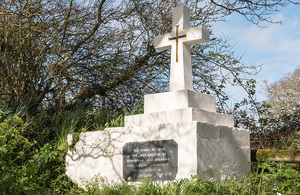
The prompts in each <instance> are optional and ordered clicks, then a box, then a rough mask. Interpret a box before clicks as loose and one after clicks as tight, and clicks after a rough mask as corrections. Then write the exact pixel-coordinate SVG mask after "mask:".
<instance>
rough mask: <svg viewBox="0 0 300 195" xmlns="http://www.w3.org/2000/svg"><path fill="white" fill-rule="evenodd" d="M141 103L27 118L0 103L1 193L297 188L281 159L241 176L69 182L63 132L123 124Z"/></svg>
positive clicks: (299, 179)
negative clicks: (113, 109)
mask: <svg viewBox="0 0 300 195" xmlns="http://www.w3.org/2000/svg"><path fill="white" fill-rule="evenodd" d="M141 105H142V104H139V105H138V106H137V107H136V108H135V109H133V110H131V111H128V112H126V113H122V114H121V115H117V114H109V113H108V112H106V111H101V110H96V109H95V110H94V109H89V108H88V107H85V106H79V107H77V109H74V110H67V111H64V112H62V111H59V112H58V113H54V114H53V115H52V116H50V115H47V114H44V115H41V116H38V117H32V118H31V120H30V121H26V120H24V118H22V117H24V108H22V107H19V108H15V109H8V108H1V109H0V194H2V193H5V194H107V195H110V194H129V195H130V194H134V195H135V194H159V195H160V194H163V195H167V194H176V195H177V194H276V193H281V194H295V193H296V192H298V191H300V184H299V183H300V173H299V171H297V170H295V169H294V168H292V167H291V166H289V165H286V164H283V163H280V164H278V165H273V164H271V163H264V164H259V165H258V167H257V169H256V171H255V170H254V171H252V172H251V173H250V174H249V175H247V176H244V177H243V178H242V179H241V180H235V179H233V178H225V179H223V180H217V179H212V180H204V179H203V178H198V177H197V176H192V178H191V179H180V180H175V181H170V182H159V181H151V180H149V179H145V180H144V181H143V182H142V183H139V184H129V183H126V182H124V183H120V184H116V183H109V182H107V181H106V180H105V179H103V178H102V179H101V178H100V179H99V180H98V181H95V182H94V183H91V184H90V185H88V186H87V187H86V189H82V188H80V187H78V186H77V185H76V184H74V183H72V181H70V179H69V178H68V177H67V176H66V174H65V155H66V152H67V150H68V149H71V147H72V146H70V147H69V146H68V145H67V142H66V136H67V134H68V133H73V134H74V135H75V137H76V136H77V137H78V135H79V134H80V132H82V131H86V130H99V129H98V127H101V128H105V124H109V126H110V127H111V126H119V125H122V124H123V121H124V116H125V115H128V114H139V113H141V112H142V106H141ZM124 111H125V110H124ZM87 113H88V114H87ZM87 119H89V120H87ZM91 119H92V120H91ZM97 121H98V124H97V125H94V123H96V122H97ZM74 144H75V143H73V147H74Z"/></svg>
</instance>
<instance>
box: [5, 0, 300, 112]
mask: <svg viewBox="0 0 300 195" xmlns="http://www.w3.org/2000/svg"><path fill="white" fill-rule="evenodd" d="M263 2H264V4H263ZM289 3H290V1H276V2H274V1H271V0H269V1H233V2H231V1H200V0H196V1H189V0H186V1H179V0H175V1H164V0H156V1H152V0H147V1H146V0H142V1H137V0H123V1H116V2H113V1H106V0H98V1H92V0H91V1H73V0H49V1H32V0H26V1H18V0H14V1H11V0H5V1H1V7H0V50H1V56H0V103H1V104H4V105H9V104H13V103H22V104H24V105H26V107H27V113H28V114H29V113H31V112H34V110H36V109H37V108H38V106H39V105H43V106H44V107H48V108H63V107H70V106H72V105H73V104H74V102H76V101H78V100H80V101H87V100H91V99H92V100H93V99H94V100H97V101H96V102H97V103H98V104H99V106H101V107H108V108H110V109H120V108H121V107H123V108H124V107H126V106H128V107H130V106H132V105H133V104H134V103H136V101H137V99H139V98H140V97H141V95H142V94H143V93H145V91H149V93H151V92H153V91H165V90H167V85H168V82H167V81H168V79H167V78H168V74H169V55H170V53H169V51H164V52H160V51H157V50H155V49H154V47H153V37H154V36H156V35H159V34H165V33H167V32H169V31H170V30H171V22H172V19H171V11H172V8H173V7H174V6H178V5H187V6H189V7H190V8H192V15H191V18H192V25H194V26H196V25H202V24H204V25H206V26H209V25H210V24H211V23H212V22H214V21H218V20H225V19H226V16H227V15H229V14H231V13H233V12H237V13H240V14H242V15H244V16H245V17H250V16H251V18H253V19H250V21H252V22H254V23H257V22H258V21H262V20H267V21H269V20H268V14H270V13H272V12H273V11H276V10H277V9H278V8H281V7H284V6H286V5H288V4H289ZM294 3H295V2H294ZM272 8H276V9H272ZM262 10H263V11H262ZM193 55H194V56H195V57H194V59H193V66H194V77H195V88H196V89H197V90H198V91H202V92H205V93H212V94H216V95H217V96H218V99H219V102H220V105H221V104H224V102H225V100H226V98H227V96H226V94H225V93H224V90H223V89H224V85H225V83H226V82H232V83H233V84H237V85H242V86H243V87H244V88H245V89H246V90H247V91H248V93H249V95H251V94H252V91H251V90H249V88H248V86H249V85H248V84H247V82H248V81H249V80H247V79H246V77H245V78H244V77H241V75H242V73H245V74H246V75H247V74H249V73H251V72H252V71H254V72H255V69H256V68H257V67H254V66H245V65H243V64H240V63H239V60H238V59H235V57H234V55H233V53H232V52H231V51H230V47H228V45H226V42H224V41H222V40H220V39H215V40H214V41H212V42H210V43H207V44H204V45H197V46H195V47H193ZM149 84H150V87H149ZM146 86H148V87H146ZM143 90H144V91H143ZM94 103H95V102H94ZM223 110H224V109H223Z"/></svg>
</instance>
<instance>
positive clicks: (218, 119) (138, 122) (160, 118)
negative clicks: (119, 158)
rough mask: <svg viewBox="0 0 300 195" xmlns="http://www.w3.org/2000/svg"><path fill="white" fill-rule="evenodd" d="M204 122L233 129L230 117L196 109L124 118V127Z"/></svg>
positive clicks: (231, 117)
mask: <svg viewBox="0 0 300 195" xmlns="http://www.w3.org/2000/svg"><path fill="white" fill-rule="evenodd" d="M191 121H197V122H204V123H211V124H215V125H220V126H228V127H233V125H234V120H233V116H232V115H226V114H220V113H216V112H209V111H206V110H201V109H197V108H185V109H177V110H171V111H163V112H152V113H145V114H139V115H132V116H126V117H125V126H126V127H128V126H145V125H153V124H163V123H179V122H191Z"/></svg>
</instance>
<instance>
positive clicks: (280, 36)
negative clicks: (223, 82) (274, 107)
mask: <svg viewBox="0 0 300 195" xmlns="http://www.w3.org/2000/svg"><path fill="white" fill-rule="evenodd" d="M286 13H288V14H282V13H279V14H277V15H276V16H275V17H274V19H275V20H281V21H282V22H283V24H282V25H280V24H268V27H266V28H259V27H257V26H256V25H253V24H251V23H249V22H247V21H246V20H245V19H244V18H243V17H242V16H233V17H231V18H230V19H231V21H229V22H225V23H218V24H216V25H215V26H214V29H213V30H214V33H215V36H227V37H229V39H230V43H231V45H236V46H235V48H234V51H235V53H237V54H238V55H242V54H244V53H245V54H244V57H243V59H242V62H243V63H245V64H257V65H259V64H264V65H263V67H262V71H261V72H260V73H259V74H258V75H256V76H255V79H257V82H258V85H257V90H258V92H259V94H258V98H259V99H261V100H263V99H265V96H264V94H263V93H262V92H263V89H262V87H261V85H262V80H264V79H266V80H269V81H270V82H274V81H277V80H279V79H280V78H282V77H283V76H284V75H285V74H286V73H288V72H292V71H293V70H294V69H295V68H296V67H297V66H300V22H299V17H298V16H297V15H292V14H291V15H289V12H286ZM228 91H230V93H231V94H233V95H234V94H235V95H234V96H236V99H243V97H241V92H240V90H239V89H235V88H231V87H230V88H228Z"/></svg>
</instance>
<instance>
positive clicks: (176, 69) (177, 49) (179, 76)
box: [154, 6, 209, 91]
mask: <svg viewBox="0 0 300 195" xmlns="http://www.w3.org/2000/svg"><path fill="white" fill-rule="evenodd" d="M208 40H209V31H208V29H207V28H205V27H202V26H198V27H195V28H190V9H189V8H187V7H186V6H182V7H175V8H174V9H173V23H172V33H168V34H165V35H159V36H156V37H154V47H155V48H156V49H160V50H166V49H172V50H171V68H170V69H171V70H170V91H178V90H183V89H189V90H193V75H192V63H191V44H195V43H202V42H206V41H208Z"/></svg>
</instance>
